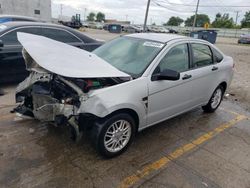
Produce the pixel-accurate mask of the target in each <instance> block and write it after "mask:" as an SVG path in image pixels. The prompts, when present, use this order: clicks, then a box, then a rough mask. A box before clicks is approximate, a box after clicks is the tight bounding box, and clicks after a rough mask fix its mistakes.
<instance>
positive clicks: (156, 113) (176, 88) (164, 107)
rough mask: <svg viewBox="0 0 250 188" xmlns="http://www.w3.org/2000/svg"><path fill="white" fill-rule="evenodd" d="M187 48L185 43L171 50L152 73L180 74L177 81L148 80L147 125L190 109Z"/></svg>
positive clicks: (190, 73) (190, 81) (190, 77)
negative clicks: (167, 70)
mask: <svg viewBox="0 0 250 188" xmlns="http://www.w3.org/2000/svg"><path fill="white" fill-rule="evenodd" d="M189 62H190V56H189V47H188V45H187V44H186V43H184V44H179V45H176V46H174V47H173V48H171V49H170V50H169V51H168V52H167V54H166V55H165V56H164V57H163V58H162V60H161V61H160V63H159V65H158V66H157V68H156V69H155V71H154V73H153V74H155V73H159V72H161V71H164V70H165V69H170V70H175V71H177V72H180V79H179V80H177V81H168V80H157V81H152V80H151V79H150V78H149V79H150V80H149V96H148V118H147V121H148V123H147V124H148V125H151V124H154V123H157V122H160V121H163V120H165V119H168V118H170V117H171V116H174V115H177V114H179V113H181V112H184V111H186V110H188V109H190V108H191V107H192V106H191V101H192V100H191V91H192V88H193V84H192V80H193V78H192V74H193V71H192V70H190V69H189V68H190V63H189Z"/></svg>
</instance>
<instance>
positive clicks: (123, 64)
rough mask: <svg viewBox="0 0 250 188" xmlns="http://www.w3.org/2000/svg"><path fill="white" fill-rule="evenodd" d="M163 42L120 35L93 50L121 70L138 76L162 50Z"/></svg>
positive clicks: (135, 76)
mask: <svg viewBox="0 0 250 188" xmlns="http://www.w3.org/2000/svg"><path fill="white" fill-rule="evenodd" d="M163 46H164V44H163V43H160V42H154V41H150V40H145V39H138V38H133V37H119V38H117V39H114V40H112V41H110V42H107V43H106V44H104V45H103V46H101V47H99V48H97V49H96V50H94V51H93V53H94V54H96V55H97V56H99V57H100V58H102V59H104V60H105V61H107V62H108V63H110V64H111V65H113V66H114V67H116V68H117V69H119V70H120V71H123V72H125V73H127V74H129V75H131V76H132V77H134V78H138V77H140V76H141V75H142V73H143V72H144V71H145V70H146V68H147V67H148V65H149V64H150V63H151V61H152V60H153V59H154V58H155V56H156V55H157V54H158V53H159V52H160V50H161V49H162V47H163Z"/></svg>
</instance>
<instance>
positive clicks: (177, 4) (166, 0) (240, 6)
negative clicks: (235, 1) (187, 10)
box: [164, 0, 250, 8]
mask: <svg viewBox="0 0 250 188" xmlns="http://www.w3.org/2000/svg"><path fill="white" fill-rule="evenodd" d="M164 1H165V2H166V3H168V4H170V5H176V6H187V7H196V5H190V4H184V3H183V4H180V3H172V2H169V1H168V0H164ZM199 7H235V8H237V7H238V8H242V7H250V5H199Z"/></svg>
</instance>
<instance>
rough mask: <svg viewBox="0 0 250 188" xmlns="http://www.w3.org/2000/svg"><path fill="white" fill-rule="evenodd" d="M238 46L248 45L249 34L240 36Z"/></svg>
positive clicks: (249, 41) (249, 42)
mask: <svg viewBox="0 0 250 188" xmlns="http://www.w3.org/2000/svg"><path fill="white" fill-rule="evenodd" d="M238 43H239V44H250V34H244V35H241V36H240V38H239V40H238Z"/></svg>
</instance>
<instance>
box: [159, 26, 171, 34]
mask: <svg viewBox="0 0 250 188" xmlns="http://www.w3.org/2000/svg"><path fill="white" fill-rule="evenodd" d="M158 32H159V33H169V30H168V29H166V28H165V27H158Z"/></svg>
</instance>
